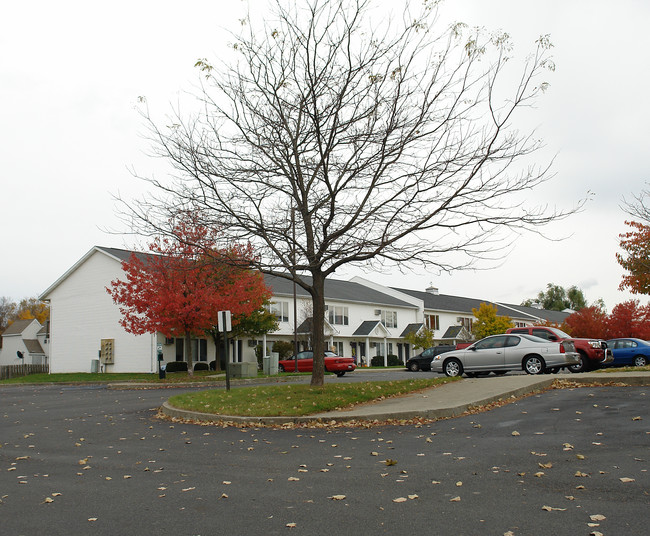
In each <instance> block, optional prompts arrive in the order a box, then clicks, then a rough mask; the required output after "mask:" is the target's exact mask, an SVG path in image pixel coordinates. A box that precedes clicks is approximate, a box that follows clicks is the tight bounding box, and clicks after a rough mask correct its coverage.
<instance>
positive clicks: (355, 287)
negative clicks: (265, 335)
mask: <svg viewBox="0 0 650 536" xmlns="http://www.w3.org/2000/svg"><path fill="white" fill-rule="evenodd" d="M98 249H101V250H103V251H104V252H106V253H108V254H109V255H112V256H113V257H116V258H118V259H119V260H121V261H128V260H129V258H130V257H131V254H132V253H135V254H136V255H137V256H138V258H140V259H141V260H146V259H147V257H149V256H151V254H150V253H138V252H133V251H129V250H126V249H117V248H106V247H101V246H98ZM303 279H304V281H305V282H307V283H308V284H310V283H311V278H310V277H308V276H304V277H303ZM264 281H265V282H266V284H267V285H268V286H269V288H271V290H272V291H273V294H274V295H284V296H293V282H292V281H290V280H288V279H285V278H284V277H280V276H276V275H265V276H264ZM296 295H297V296H300V297H303V298H304V297H308V296H309V293H308V292H307V291H306V290H305V289H303V288H302V287H301V286H300V285H296ZM325 299H327V300H341V301H350V302H358V303H372V304H376V305H387V306H397V307H408V308H409V309H413V308H414V306H413V305H412V304H410V303H408V302H405V301H402V300H400V299H397V298H394V297H393V296H390V295H388V294H384V293H382V292H379V291H377V290H374V289H371V288H368V287H366V286H364V285H360V284H359V283H353V282H351V281H342V280H340V279H327V280H326V281H325Z"/></svg>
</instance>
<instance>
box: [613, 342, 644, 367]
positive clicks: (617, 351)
mask: <svg viewBox="0 0 650 536" xmlns="http://www.w3.org/2000/svg"><path fill="white" fill-rule="evenodd" d="M607 348H609V349H611V351H612V354H613V355H614V361H613V363H611V366H613V367H620V366H623V365H634V366H635V367H643V366H645V365H647V364H648V363H650V342H648V341H642V340H641V339H635V338H632V337H631V338H629V339H610V340H609V341H607Z"/></svg>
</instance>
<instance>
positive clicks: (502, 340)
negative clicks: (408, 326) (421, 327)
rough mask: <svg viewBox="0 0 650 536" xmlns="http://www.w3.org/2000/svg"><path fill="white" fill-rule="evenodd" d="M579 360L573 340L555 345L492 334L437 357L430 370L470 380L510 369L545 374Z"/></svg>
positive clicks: (523, 337) (546, 341)
mask: <svg viewBox="0 0 650 536" xmlns="http://www.w3.org/2000/svg"><path fill="white" fill-rule="evenodd" d="M579 360H580V356H579V355H578V353H577V352H576V351H575V347H574V346H573V343H572V342H571V341H562V342H553V341H548V340H545V339H541V338H539V337H533V336H532V335H524V334H522V335H491V336H489V337H485V339H481V340H480V341H477V342H475V343H474V344H472V345H471V346H468V347H467V348H464V349H462V350H454V351H451V352H446V353H444V354H440V355H437V356H436V357H434V358H433V361H432V362H431V370H433V371H434V372H441V373H444V374H445V375H446V376H460V375H462V374H463V373H465V374H466V375H467V376H470V377H473V376H476V375H480V374H489V373H490V372H494V373H495V374H505V373H506V372H508V371H510V370H525V371H526V372H527V373H528V374H542V373H543V372H545V371H546V370H547V369H551V368H553V369H554V368H557V369H558V370H559V369H561V368H565V367H570V366H572V365H575V364H576V363H578V362H579Z"/></svg>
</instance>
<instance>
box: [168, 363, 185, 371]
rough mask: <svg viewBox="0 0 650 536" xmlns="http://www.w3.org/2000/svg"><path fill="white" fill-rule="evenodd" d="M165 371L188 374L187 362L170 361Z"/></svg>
mask: <svg viewBox="0 0 650 536" xmlns="http://www.w3.org/2000/svg"><path fill="white" fill-rule="evenodd" d="M165 370H166V371H167V372H187V362H186V361H170V362H169V363H167V365H166V367H165Z"/></svg>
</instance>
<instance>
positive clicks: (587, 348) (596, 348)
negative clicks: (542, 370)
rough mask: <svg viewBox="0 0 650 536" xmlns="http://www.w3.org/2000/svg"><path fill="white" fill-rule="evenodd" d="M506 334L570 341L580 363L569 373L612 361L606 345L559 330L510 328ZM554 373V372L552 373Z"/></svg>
mask: <svg viewBox="0 0 650 536" xmlns="http://www.w3.org/2000/svg"><path fill="white" fill-rule="evenodd" d="M506 333H517V334H521V333H527V334H528V335H534V336H535V337H541V338H542V339H547V340H549V341H554V342H562V341H572V342H573V344H574V346H575V348H576V352H578V354H580V361H579V363H577V364H576V365H573V366H571V367H569V370H570V371H571V372H585V371H588V370H595V369H597V368H600V367H602V366H604V365H608V364H609V363H611V362H612V361H613V359H614V358H613V357H612V353H611V352H608V351H607V343H606V342H605V341H603V340H601V339H574V338H572V337H571V335H569V334H567V333H565V332H564V331H562V330H561V329H558V328H552V327H548V326H529V327H525V328H510V329H508V330H506ZM553 372H556V371H553Z"/></svg>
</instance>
